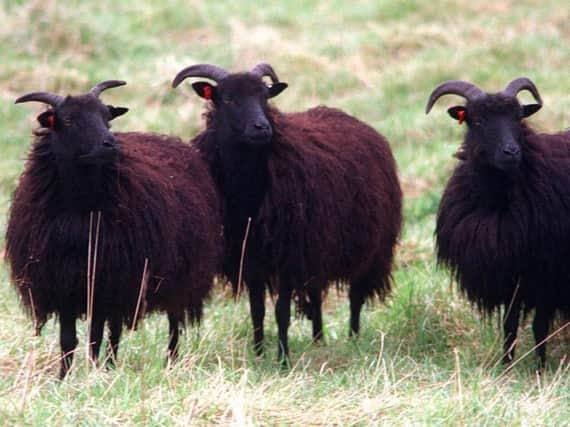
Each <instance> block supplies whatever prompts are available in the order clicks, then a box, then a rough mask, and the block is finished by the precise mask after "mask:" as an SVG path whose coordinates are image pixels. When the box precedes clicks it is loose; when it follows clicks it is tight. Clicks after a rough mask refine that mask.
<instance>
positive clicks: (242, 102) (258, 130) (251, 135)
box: [192, 73, 287, 146]
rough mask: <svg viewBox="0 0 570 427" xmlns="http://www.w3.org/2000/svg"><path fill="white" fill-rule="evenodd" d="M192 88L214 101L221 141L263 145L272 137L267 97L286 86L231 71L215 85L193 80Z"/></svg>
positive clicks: (249, 74) (215, 117) (233, 143)
mask: <svg viewBox="0 0 570 427" xmlns="http://www.w3.org/2000/svg"><path fill="white" fill-rule="evenodd" d="M192 86H193V88H194V90H195V91H196V93H197V94H198V95H200V96H201V97H203V98H206V99H209V100H211V101H212V102H213V104H214V114H213V120H214V123H215V127H216V129H217V131H218V132H219V136H220V140H221V141H224V143H227V144H231V145H234V146H241V145H246V146H265V145H268V144H269V143H270V142H271V140H272V138H271V137H272V136H273V129H272V127H271V123H270V121H269V119H268V105H267V100H268V99H269V98H271V97H273V96H276V95H278V94H279V93H280V92H281V91H283V90H284V89H285V88H286V87H287V85H286V84H285V83H276V84H273V85H272V86H267V85H266V84H265V83H264V82H263V81H262V80H261V78H260V77H259V76H256V75H254V74H251V73H237V74H231V75H229V76H228V77H226V78H224V79H223V80H221V81H220V82H219V83H218V85H217V86H212V85H210V84H209V83H206V82H196V83H194V84H193V85H192Z"/></svg>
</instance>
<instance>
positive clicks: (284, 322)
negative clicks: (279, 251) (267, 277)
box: [275, 281, 293, 367]
mask: <svg viewBox="0 0 570 427" xmlns="http://www.w3.org/2000/svg"><path fill="white" fill-rule="evenodd" d="M292 294H293V289H292V287H291V286H290V284H289V283H288V282H286V281H280V284H279V296H278V297H277V302H276V304H275V317H276V318H277V330H278V335H279V343H278V348H277V358H278V360H279V362H280V363H281V365H282V366H283V367H287V366H289V365H290V361H289V343H288V337H287V333H288V330H289V321H290V320H291V295H292Z"/></svg>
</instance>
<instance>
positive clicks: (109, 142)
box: [103, 138, 117, 148]
mask: <svg viewBox="0 0 570 427" xmlns="http://www.w3.org/2000/svg"><path fill="white" fill-rule="evenodd" d="M116 145H117V141H116V140H115V138H105V139H104V140H103V147H105V148H115V146H116Z"/></svg>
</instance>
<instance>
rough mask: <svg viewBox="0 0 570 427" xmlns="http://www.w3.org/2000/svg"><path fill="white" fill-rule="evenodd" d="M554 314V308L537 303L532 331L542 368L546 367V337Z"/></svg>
mask: <svg viewBox="0 0 570 427" xmlns="http://www.w3.org/2000/svg"><path fill="white" fill-rule="evenodd" d="M552 315H553V310H551V309H549V308H547V307H544V306H540V305H537V308H536V313H535V314H534V320H533V322H532V331H533V333H534V341H535V344H536V355H537V357H538V363H539V368H540V369H544V368H545V367H546V338H547V336H548V329H549V326H550V320H551V319H552Z"/></svg>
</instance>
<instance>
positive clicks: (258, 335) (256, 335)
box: [249, 281, 265, 356]
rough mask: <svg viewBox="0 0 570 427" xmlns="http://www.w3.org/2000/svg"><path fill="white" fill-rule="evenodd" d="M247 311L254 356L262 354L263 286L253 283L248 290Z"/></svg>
mask: <svg viewBox="0 0 570 427" xmlns="http://www.w3.org/2000/svg"><path fill="white" fill-rule="evenodd" d="M249 309H250V312H251V320H252V322H253V348H254V350H255V354H257V355H258V356H261V355H262V354H263V319H264V318H265V286H264V284H263V282H257V281H255V282H253V283H252V284H251V286H250V288H249Z"/></svg>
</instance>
